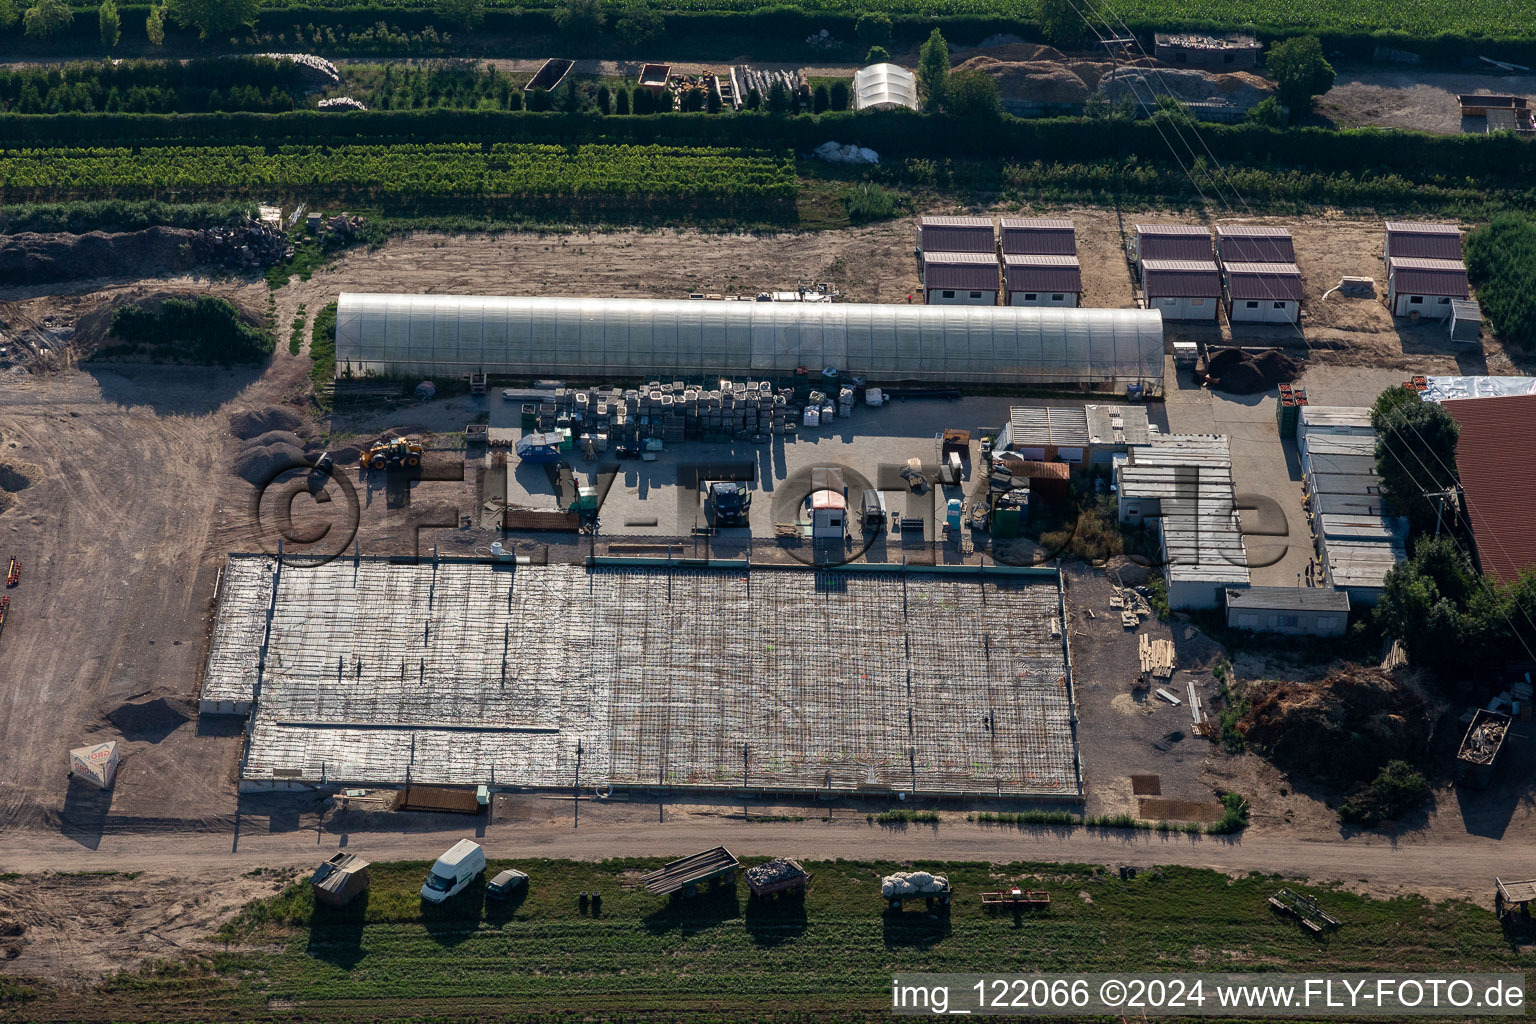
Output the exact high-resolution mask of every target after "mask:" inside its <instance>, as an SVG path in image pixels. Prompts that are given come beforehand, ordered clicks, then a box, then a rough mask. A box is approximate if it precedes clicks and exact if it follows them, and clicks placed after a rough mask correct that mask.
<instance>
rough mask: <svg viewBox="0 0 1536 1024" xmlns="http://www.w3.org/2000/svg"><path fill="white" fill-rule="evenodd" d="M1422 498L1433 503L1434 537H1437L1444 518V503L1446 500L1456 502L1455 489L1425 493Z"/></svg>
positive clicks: (1449, 488)
mask: <svg viewBox="0 0 1536 1024" xmlns="http://www.w3.org/2000/svg"><path fill="white" fill-rule="evenodd" d="M1424 497H1425V499H1426V500H1429V501H1433V502H1434V503H1435V536H1436V537H1439V536H1440V523H1441V521H1442V520H1444V518H1445V503H1446V501H1447V500H1448V499H1449V500H1450V501H1455V500H1456V498H1457V494H1456V488H1454V487H1447V488H1446V489H1445V490H1443V491H1425V492H1424Z"/></svg>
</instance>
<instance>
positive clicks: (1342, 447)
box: [1304, 434, 1376, 459]
mask: <svg viewBox="0 0 1536 1024" xmlns="http://www.w3.org/2000/svg"><path fill="white" fill-rule="evenodd" d="M1304 447H1305V450H1306V453H1307V456H1308V457H1309V458H1311V457H1313V456H1317V455H1363V456H1365V457H1367V458H1371V459H1374V458H1375V457H1376V438H1375V437H1364V436H1355V435H1351V434H1312V435H1310V436H1308V437H1307V438H1305V439H1304Z"/></svg>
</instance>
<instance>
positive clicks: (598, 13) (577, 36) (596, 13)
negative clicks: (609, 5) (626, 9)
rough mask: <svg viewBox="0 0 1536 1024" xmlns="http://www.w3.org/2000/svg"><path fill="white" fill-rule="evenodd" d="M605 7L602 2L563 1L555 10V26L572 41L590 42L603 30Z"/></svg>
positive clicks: (594, 0)
mask: <svg viewBox="0 0 1536 1024" xmlns="http://www.w3.org/2000/svg"><path fill="white" fill-rule="evenodd" d="M605 20H606V16H605V15H604V14H603V5H602V3H601V2H600V0H561V3H560V6H559V7H556V8H555V24H556V25H559V26H560V32H561V34H562V35H564V36H565V37H566V39H570V40H577V41H582V40H588V39H594V38H596V37H597V34H598V33H599V32H601V31H602V30H603V22H604V21H605Z"/></svg>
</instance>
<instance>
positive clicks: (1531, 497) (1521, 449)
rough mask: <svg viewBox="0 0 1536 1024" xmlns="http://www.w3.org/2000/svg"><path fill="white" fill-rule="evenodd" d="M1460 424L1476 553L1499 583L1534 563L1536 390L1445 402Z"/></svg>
mask: <svg viewBox="0 0 1536 1024" xmlns="http://www.w3.org/2000/svg"><path fill="white" fill-rule="evenodd" d="M1441 405H1442V407H1443V408H1444V409H1445V411H1446V412H1448V413H1450V414H1451V416H1452V418H1454V419H1455V420H1456V422H1457V424H1459V425H1460V427H1461V436H1460V437H1459V438H1458V439H1457V441H1456V469H1457V471H1458V473H1459V475H1460V476H1461V487H1462V491H1463V492H1464V493H1465V494H1466V499H1467V514H1468V516H1469V517H1470V519H1471V523H1472V539H1473V541H1474V543H1475V544H1476V545H1477V557H1478V560H1479V561H1480V562H1481V563H1482V566H1483V571H1485V572H1487V573H1488V574H1490V575H1491V576H1493V577H1494V578H1495V579H1497V580H1498V581H1499V582H1500V583H1513V582H1515V580H1516V578H1517V577H1518V576H1519V575H1520V571H1521V570H1522V569H1526V568H1528V567H1530V566H1533V565H1536V529H1532V525H1533V523H1536V395H1511V396H1509V397H1506V398H1470V399H1467V398H1463V399H1455V400H1452V401H1448V402H1442V403H1441Z"/></svg>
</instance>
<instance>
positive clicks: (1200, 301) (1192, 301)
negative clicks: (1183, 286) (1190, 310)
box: [1189, 299, 1205, 306]
mask: <svg viewBox="0 0 1536 1024" xmlns="http://www.w3.org/2000/svg"><path fill="white" fill-rule="evenodd" d="M1189 304H1190V305H1191V306H1203V305H1205V300H1204V299H1190V300H1189Z"/></svg>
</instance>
